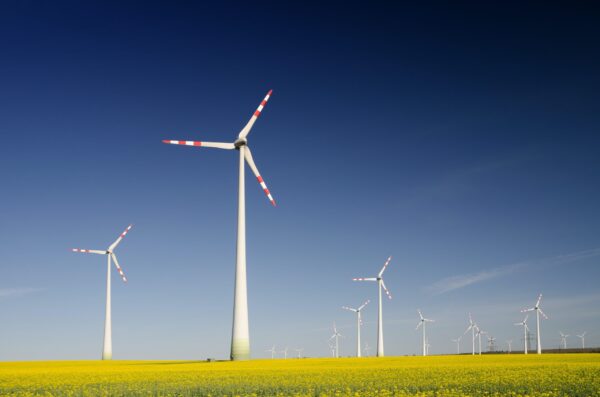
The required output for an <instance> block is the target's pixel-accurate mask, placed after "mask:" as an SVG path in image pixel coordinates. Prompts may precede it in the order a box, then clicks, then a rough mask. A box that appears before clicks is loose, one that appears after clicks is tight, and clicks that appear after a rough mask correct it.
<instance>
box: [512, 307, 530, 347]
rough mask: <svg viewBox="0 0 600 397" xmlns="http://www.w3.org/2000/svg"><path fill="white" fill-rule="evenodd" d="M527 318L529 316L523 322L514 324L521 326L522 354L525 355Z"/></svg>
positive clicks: (527, 328) (527, 316)
mask: <svg viewBox="0 0 600 397" xmlns="http://www.w3.org/2000/svg"><path fill="white" fill-rule="evenodd" d="M528 318H529V314H528V315H526V316H525V318H524V319H523V321H521V322H520V323H515V325H521V326H523V353H525V354H527V331H529V327H528V326H527V319H528Z"/></svg>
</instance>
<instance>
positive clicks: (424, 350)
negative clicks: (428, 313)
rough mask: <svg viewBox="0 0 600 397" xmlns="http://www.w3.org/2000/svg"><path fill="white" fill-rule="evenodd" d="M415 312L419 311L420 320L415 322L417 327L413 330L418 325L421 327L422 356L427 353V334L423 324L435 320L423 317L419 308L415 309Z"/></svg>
mask: <svg viewBox="0 0 600 397" xmlns="http://www.w3.org/2000/svg"><path fill="white" fill-rule="evenodd" d="M417 313H419V317H420V320H419V322H418V323H417V328H415V330H417V329H419V327H423V356H426V355H427V336H426V333H425V324H426V323H433V322H435V320H430V319H428V318H425V317H423V313H421V309H417Z"/></svg>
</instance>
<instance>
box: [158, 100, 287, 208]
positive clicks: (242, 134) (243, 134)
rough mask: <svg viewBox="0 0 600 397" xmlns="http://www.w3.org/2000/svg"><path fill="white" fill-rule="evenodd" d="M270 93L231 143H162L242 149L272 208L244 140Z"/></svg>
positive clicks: (269, 196)
mask: <svg viewBox="0 0 600 397" xmlns="http://www.w3.org/2000/svg"><path fill="white" fill-rule="evenodd" d="M272 92H273V90H270V91H269V92H268V93H267V96H265V99H263V101H262V102H261V103H260V105H259V106H258V108H257V109H256V111H255V112H254V113H253V114H252V117H251V118H250V120H249V121H248V123H247V124H246V126H245V127H244V128H243V129H242V131H241V132H240V133H239V135H238V139H237V140H236V141H235V142H233V143H226V142H205V141H179V140H169V139H165V140H163V143H166V144H169V145H183V146H195V147H209V148H217V149H226V150H232V149H240V148H241V147H244V151H243V156H244V159H245V160H246V163H247V164H248V166H249V167H250V169H251V170H252V172H253V173H254V176H256V179H257V180H258V183H259V184H260V186H261V188H262V189H263V191H264V192H265V195H266V196H267V198H268V199H269V201H270V202H271V204H273V206H276V205H277V204H276V203H275V200H274V199H273V196H272V195H271V192H270V191H269V189H268V188H267V185H266V183H265V181H264V179H263V177H262V176H261V175H260V172H259V171H258V168H257V167H256V163H255V162H254V159H253V157H252V152H251V151H250V147H248V141H247V139H246V137H247V136H248V134H249V133H250V130H251V129H252V126H253V125H254V123H255V122H256V119H257V118H258V116H260V113H261V112H262V110H263V108H264V107H265V105H266V104H267V101H268V100H269V98H270V97H271V93H272Z"/></svg>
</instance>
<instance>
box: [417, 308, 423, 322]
mask: <svg viewBox="0 0 600 397" xmlns="http://www.w3.org/2000/svg"><path fill="white" fill-rule="evenodd" d="M417 313H419V317H421V320H423V314H422V313H421V309H417Z"/></svg>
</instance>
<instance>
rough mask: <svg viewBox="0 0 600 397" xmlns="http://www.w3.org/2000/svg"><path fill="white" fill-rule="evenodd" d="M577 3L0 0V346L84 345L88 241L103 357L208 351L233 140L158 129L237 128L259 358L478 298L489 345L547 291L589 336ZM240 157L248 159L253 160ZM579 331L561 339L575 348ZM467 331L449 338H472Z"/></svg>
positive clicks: (589, 24)
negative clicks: (379, 299) (108, 353)
mask: <svg viewBox="0 0 600 397" xmlns="http://www.w3.org/2000/svg"><path fill="white" fill-rule="evenodd" d="M589 7H590V6H586V5H578V6H572V7H568V8H567V7H560V6H556V5H544V8H543V9H541V8H540V7H539V5H537V4H533V3H532V4H529V5H528V4H527V3H526V4H519V5H513V6H500V5H489V4H488V5H485V6H483V5H478V4H463V5H460V6H455V7H449V6H446V5H441V4H435V3H429V4H427V5H423V6H406V5H401V4H398V5H394V6H392V5H385V4H383V3H381V4H378V5H369V6H368V7H367V6H365V5H364V4H361V3H353V2H350V3H347V2H344V3H331V4H329V5H311V4H306V3H302V4H297V5H289V4H285V5H283V4H278V3H274V4H268V3H263V4H259V5H256V4H251V5H250V4H248V5H243V4H236V3H225V4H223V5H220V6H219V5H215V4H211V5H210V6H209V5H201V4H192V3H184V2H180V3H175V4H171V3H169V4H167V3H158V2H147V3H144V4H143V5H141V4H139V3H135V2H114V3H110V2H87V3H86V4H81V3H80V2H57V3H43V4H34V3H28V2H17V1H10V2H5V3H3V4H2V5H1V6H0V36H1V37H3V38H4V39H3V40H2V42H1V43H0V49H1V50H2V54H3V55H2V60H1V61H0V86H1V87H2V89H1V90H0V109H2V110H1V112H0V115H1V116H0V133H1V136H2V143H1V144H0V180H1V181H2V196H1V200H2V201H1V202H2V205H1V206H0V248H1V249H2V253H3V255H2V259H0V269H1V277H0V318H1V320H2V324H3V326H2V329H1V330H0V359H1V360H32V359H35V360H39V359H96V358H98V357H99V356H100V352H101V343H102V331H103V322H104V282H105V273H104V272H105V266H104V264H105V262H104V258H102V257H96V256H85V255H81V254H79V255H78V254H74V253H71V252H70V248H73V247H78V248H91V249H103V248H106V247H107V246H108V245H109V244H110V243H111V242H112V241H113V240H114V239H115V238H116V237H117V236H118V234H119V233H120V232H121V231H122V230H123V229H124V228H125V227H126V226H127V225H128V224H129V223H133V224H134V227H133V229H132V231H131V233H130V234H129V235H128V236H127V237H126V239H125V241H124V242H123V243H122V244H121V245H120V246H119V248H118V251H117V253H118V255H119V260H120V262H121V264H122V266H123V268H124V270H125V274H126V275H127V276H128V279H129V283H128V284H127V285H123V284H122V283H121V282H120V280H118V278H117V277H116V275H115V278H114V279H113V344H114V347H113V350H114V357H115V358H116V359H136V358H139V359H150V358H157V359H199V358H206V357H216V358H225V357H227V356H228V354H229V340H230V328H231V317H232V298H233V270H234V260H235V250H234V249H235V230H236V200H237V195H236V190H237V168H236V167H237V158H236V157H235V156H234V153H231V152H224V151H219V150H209V149H207V150H202V149H197V148H183V147H174V146H166V145H163V144H162V143H161V140H162V139H195V140H212V141H232V140H233V139H234V138H235V137H236V136H237V134H238V132H239V130H240V129H241V128H242V127H243V126H244V124H245V123H246V122H247V120H248V119H249V117H250V115H251V114H252V112H253V111H254V110H255V108H256V106H257V105H258V104H259V103H260V101H261V99H262V98H263V97H264V95H265V93H266V92H267V91H268V90H269V89H273V90H274V92H273V96H272V98H271V100H270V101H269V103H268V105H267V106H266V108H265V110H264V111H263V114H262V116H261V118H260V119H259V120H258V121H257V123H256V124H255V126H254V129H253V131H252V133H251V134H250V136H249V142H250V146H251V147H252V150H253V155H254V158H255V161H256V163H257V165H258V167H259V169H260V170H261V173H262V174H263V177H264V178H265V180H266V182H267V184H268V186H269V187H270V189H271V192H272V193H273V195H274V198H275V199H276V200H277V203H278V207H277V208H272V207H271V206H270V204H269V203H268V201H267V200H266V199H265V197H264V194H263V193H262V191H261V189H260V187H259V186H258V184H254V183H253V181H252V178H249V180H248V185H247V196H246V197H247V233H248V288H249V303H250V332H251V346H252V350H253V356H255V357H261V356H267V355H269V353H267V352H265V350H266V349H267V348H269V347H270V346H271V345H272V344H276V345H277V346H278V347H279V348H280V349H281V348H283V347H285V346H289V347H290V348H295V347H303V348H305V354H307V355H311V356H318V355H326V354H328V348H327V339H328V337H329V336H330V334H331V331H330V327H331V323H332V322H333V321H336V322H337V324H338V325H339V327H340V329H341V331H342V333H343V334H345V335H346V336H347V337H346V338H344V339H343V340H342V346H341V353H342V354H344V355H346V354H352V353H353V351H354V337H355V336H354V333H355V330H354V326H353V325H354V318H353V317H352V315H351V313H349V312H345V311H342V310H341V306H343V305H350V306H355V305H359V304H360V303H361V302H363V301H364V300H365V299H371V300H372V301H373V302H372V303H371V304H370V305H369V306H368V307H367V308H366V309H365V312H364V317H365V328H364V340H363V343H365V342H367V343H368V344H369V345H370V346H372V347H374V346H375V324H376V305H375V304H374V303H375V298H376V288H375V285H371V284H357V283H353V282H352V281H351V280H352V278H353V277H358V276H372V275H374V274H376V272H377V271H378V269H379V268H380V267H381V266H382V264H383V262H384V261H385V259H386V258H387V256H389V255H393V257H394V258H393V260H392V262H391V265H390V267H389V269H388V271H387V272H386V274H385V277H386V284H387V285H388V287H389V288H390V290H391V292H392V293H393V296H394V299H393V300H392V301H386V302H384V304H385V308H384V321H385V343H386V353H387V354H388V355H396V354H414V353H417V352H418V349H419V337H420V334H419V333H418V332H416V331H415V330H414V327H415V326H416V323H417V320H418V317H417V313H416V309H417V308H421V309H422V310H423V312H424V313H425V314H426V316H427V317H430V318H434V319H436V320H437V321H436V323H435V324H434V325H433V326H431V327H430V328H429V330H430V332H429V336H430V340H431V351H432V353H445V352H453V351H454V345H453V344H452V342H450V339H451V338H456V337H457V336H459V335H460V334H462V332H463V331H464V329H465V328H466V325H467V313H468V312H469V311H471V312H472V313H473V316H474V318H475V319H476V320H477V321H478V322H479V323H480V325H481V326H482V328H483V329H485V330H486V331H488V332H490V333H491V334H492V335H494V336H495V337H497V339H498V340H499V341H501V342H502V343H503V342H504V341H505V340H506V339H514V340H515V342H514V347H517V346H518V345H519V344H520V343H521V342H520V339H519V338H520V335H521V334H520V329H518V328H517V327H514V326H513V325H512V323H514V322H517V321H520V320H521V319H522V317H521V314H520V313H519V310H520V309H522V308H524V307H526V306H530V305H532V304H533V303H534V302H535V298H536V296H537V294H538V293H539V292H542V293H544V295H545V298H544V301H543V308H544V310H545V312H546V313H547V314H548V315H549V316H550V320H548V321H545V322H544V323H543V332H542V336H543V342H544V345H545V346H548V347H556V346H558V343H559V336H558V332H559V330H561V331H563V332H566V333H569V334H571V335H573V334H574V333H580V332H582V331H584V330H586V331H587V332H588V336H587V337H586V344H588V345H598V344H600V331H599V329H600V312H599V311H598V307H600V290H599V289H598V287H597V282H596V280H597V279H598V277H599V276H600V271H599V270H598V269H599V266H598V264H599V262H600V238H599V236H600V233H599V232H600V208H599V207H598V202H600V187H599V184H598V183H597V182H598V177H599V174H600V157H599V156H598V147H599V144H600V134H599V133H598V131H599V127H600V116H599V115H600V112H599V110H600V109H599V104H600V97H599V94H598V92H599V89H600V77H599V76H598V73H597V71H598V70H599V69H600V59H599V58H598V55H597V42H598V38H599V36H600V32H599V27H598V26H600V24H598V23H597V22H598V18H599V12H598V10H597V9H591V8H589ZM247 172H248V174H247V175H250V174H249V172H250V170H249V169H247ZM575 343H579V341H578V340H575V338H571V339H570V340H569V344H570V345H575ZM466 347H467V344H466V343H465V344H463V348H466Z"/></svg>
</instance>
